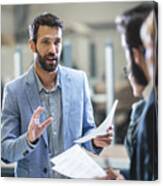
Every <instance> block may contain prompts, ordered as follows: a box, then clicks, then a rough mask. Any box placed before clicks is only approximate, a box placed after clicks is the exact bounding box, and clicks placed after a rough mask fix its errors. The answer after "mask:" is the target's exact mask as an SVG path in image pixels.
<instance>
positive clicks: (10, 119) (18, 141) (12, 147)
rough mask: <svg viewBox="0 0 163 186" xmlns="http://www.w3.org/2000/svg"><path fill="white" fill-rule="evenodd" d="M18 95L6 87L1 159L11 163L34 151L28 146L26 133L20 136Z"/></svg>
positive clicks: (2, 119)
mask: <svg viewBox="0 0 163 186" xmlns="http://www.w3.org/2000/svg"><path fill="white" fill-rule="evenodd" d="M16 99H17V98H16V94H15V93H14V92H12V91H11V90H10V86H6V88H5V90H4V102H3V108H2V118H1V122H2V128H1V159H2V161H4V162H5V163H11V162H15V161H18V160H21V159H23V158H24V157H25V156H26V155H27V154H28V153H30V152H31V151H33V149H32V148H31V147H30V146H29V145H28V142H27V138H26V135H27V134H26V133H24V134H21V135H20V118H19V109H18V105H17V101H16Z"/></svg>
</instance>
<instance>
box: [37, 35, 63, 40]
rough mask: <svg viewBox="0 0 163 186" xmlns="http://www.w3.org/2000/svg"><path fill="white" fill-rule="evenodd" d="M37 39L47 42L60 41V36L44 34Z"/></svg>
mask: <svg viewBox="0 0 163 186" xmlns="http://www.w3.org/2000/svg"><path fill="white" fill-rule="evenodd" d="M39 39H41V40H42V39H48V40H55V39H62V36H61V35H60V36H59V35H49V34H45V35H43V36H40V37H39Z"/></svg>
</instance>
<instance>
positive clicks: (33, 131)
mask: <svg viewBox="0 0 163 186" xmlns="http://www.w3.org/2000/svg"><path fill="white" fill-rule="evenodd" d="M43 111H44V108H43V107H41V106H39V107H37V109H36V110H35V111H34V113H33V115H32V118H31V120H30V123H29V126H28V131H27V138H28V141H29V142H30V143H32V142H34V141H35V140H36V139H38V138H39V137H40V136H41V134H42V133H43V132H44V129H45V128H47V127H48V125H50V124H51V123H52V121H53V118H52V117H49V118H47V119H46V120H45V121H43V122H42V123H39V118H40V114H41V113H42V112H43Z"/></svg>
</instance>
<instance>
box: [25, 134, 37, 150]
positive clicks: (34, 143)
mask: <svg viewBox="0 0 163 186" xmlns="http://www.w3.org/2000/svg"><path fill="white" fill-rule="evenodd" d="M26 140H27V144H28V146H29V147H30V148H31V149H34V148H35V147H36V146H37V143H38V141H39V138H38V139H36V140H35V141H34V142H33V143H31V142H30V141H29V140H28V138H27V136H26Z"/></svg>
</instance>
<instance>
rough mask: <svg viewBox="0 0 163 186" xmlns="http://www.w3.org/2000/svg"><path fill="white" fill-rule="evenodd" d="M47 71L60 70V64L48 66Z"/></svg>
mask: <svg viewBox="0 0 163 186" xmlns="http://www.w3.org/2000/svg"><path fill="white" fill-rule="evenodd" d="M44 70H45V71H47V72H57V71H58V65H55V66H48V67H47V68H45V69H44Z"/></svg>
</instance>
